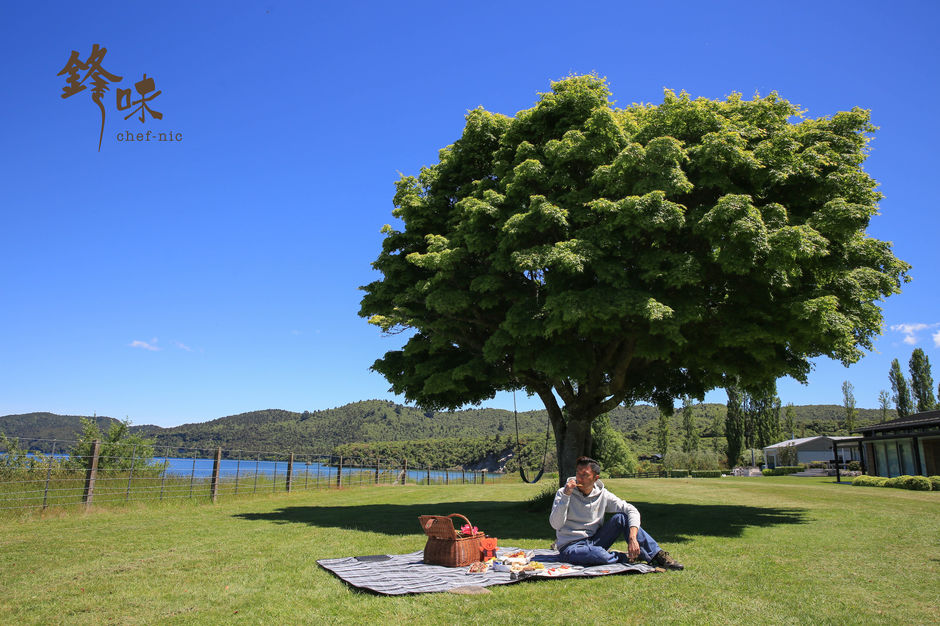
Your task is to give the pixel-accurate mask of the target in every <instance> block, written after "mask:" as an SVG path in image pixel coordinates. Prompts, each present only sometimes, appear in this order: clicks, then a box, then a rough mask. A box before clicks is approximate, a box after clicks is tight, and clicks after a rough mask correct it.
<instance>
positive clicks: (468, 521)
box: [447, 513, 473, 526]
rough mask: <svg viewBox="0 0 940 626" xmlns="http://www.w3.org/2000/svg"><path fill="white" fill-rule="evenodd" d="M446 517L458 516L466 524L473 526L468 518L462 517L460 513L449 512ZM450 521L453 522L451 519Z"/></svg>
mask: <svg viewBox="0 0 940 626" xmlns="http://www.w3.org/2000/svg"><path fill="white" fill-rule="evenodd" d="M447 517H459V518H460V519H462V520H463V521H465V522H467V525H468V526H473V524H471V523H470V520H468V519H467V518H466V517H464V516H463V515H461V514H460V513H451V514H450V515H448V516H447ZM451 521H452V522H453V520H451Z"/></svg>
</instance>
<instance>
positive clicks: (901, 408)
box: [888, 359, 911, 417]
mask: <svg viewBox="0 0 940 626" xmlns="http://www.w3.org/2000/svg"><path fill="white" fill-rule="evenodd" d="M888 380H890V381H891V391H892V392H893V393H894V395H893V396H892V398H891V399H892V400H894V406H895V408H896V409H897V412H898V417H907V416H908V415H910V414H911V391H910V387H908V385H907V379H906V378H904V372H902V371H901V364H900V363H898V360H897V359H894V360H893V361H891V369H890V370H889V371H888Z"/></svg>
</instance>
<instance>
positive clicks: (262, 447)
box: [0, 400, 895, 454]
mask: <svg viewBox="0 0 940 626" xmlns="http://www.w3.org/2000/svg"><path fill="white" fill-rule="evenodd" d="M794 409H795V427H794V433H793V434H794V435H795V436H796V437H801V436H811V435H815V434H847V433H845V432H844V431H842V430H840V422H841V420H842V419H843V416H844V409H843V408H842V407H841V406H837V405H808V406H797V407H794ZM725 412H726V409H725V406H724V405H723V404H702V405H696V408H695V414H696V420H695V421H696V428H697V429H698V430H699V432H700V433H701V436H702V437H703V439H707V438H713V437H719V438H721V437H722V436H723V433H724V430H723V429H724V417H725ZM658 417H659V412H658V411H657V409H656V408H655V407H652V406H647V405H637V406H633V407H618V408H617V409H615V410H614V411H612V412H611V413H610V418H611V419H610V421H611V425H612V426H613V427H614V428H615V429H617V430H619V431H621V432H623V433H624V434H625V435H626V437H627V439H628V440H629V441H630V442H631V445H632V447H633V449H634V451H635V452H637V453H639V454H649V453H651V452H654V451H655V443H654V442H655V440H656V429H657V420H658ZM894 417H895V413H894V411H893V410H892V411H889V412H888V416H887V418H888V419H893V418H894ZM94 419H95V420H97V421H98V423H99V425H100V426H101V428H102V430H107V428H108V426H109V425H110V424H111V423H112V422H113V421H114V419H113V418H110V417H103V416H98V417H95V418H94ZM878 421H881V413H880V411H876V410H874V409H860V410H859V418H858V422H857V423H858V424H859V425H865V424H870V423H875V422H878ZM671 422H672V424H673V426H672V428H673V432H677V431H678V428H679V425H680V423H681V420H680V419H679V418H678V416H676V417H673V418H672V420H671ZM782 422H783V417H782V416H781V426H782ZM545 428H546V417H545V412H544V411H527V412H524V413H519V431H520V433H522V434H523V438H524V439H526V440H532V441H533V442H536V441H541V440H543V438H544V432H545ZM80 430H81V427H80V422H79V416H75V415H55V414H53V413H28V414H24V415H6V416H3V417H0V432H3V433H5V434H6V435H8V436H11V437H20V438H23V439H26V440H40V439H42V440H53V439H57V440H60V441H62V440H74V439H76V438H77V437H78V434H79V432H80ZM132 431H133V432H138V433H140V434H142V435H144V436H146V437H149V438H152V439H154V440H155V441H156V444H157V446H161V447H162V446H169V447H170V448H214V447H217V446H221V447H222V448H223V449H226V450H245V451H285V450H295V451H304V452H324V453H329V452H331V451H333V449H334V448H336V447H337V446H340V445H343V444H354V443H362V442H417V441H420V440H429V439H448V438H449V439H468V440H482V439H485V438H495V437H496V436H497V435H498V436H499V437H500V439H499V440H494V441H493V442H492V445H493V446H494V448H495V447H498V446H497V443H498V444H499V445H502V443H503V442H504V441H506V440H513V441H514V439H515V424H514V421H513V414H512V412H511V411H505V410H501V409H469V410H466V411H448V412H430V411H422V410H420V409H418V408H415V407H410V406H403V405H400V404H396V403H394V402H388V401H385V400H364V401H361V402H353V403H351V404H347V405H344V406H341V407H337V408H334V409H326V410H322V411H311V412H307V411H305V412H303V413H296V412H292V411H283V410H278V409H268V410H264V411H251V412H248V413H241V414H238V415H230V416H228V417H221V418H218V419H214V420H211V421H208V422H201V423H195V424H183V425H182V426H176V427H173V428H161V427H158V426H148V425H139V426H133V427H132ZM788 435H789V433H786V432H784V431H783V430H781V438H784V437H786V436H788ZM703 443H704V442H703ZM716 443H717V442H716ZM27 445H29V447H31V448H33V449H37V450H42V451H45V452H48V451H49V448H50V447H51V443H49V442H47V443H43V442H39V441H36V442H35V443H34V444H32V443H27ZM475 445H476V444H475ZM481 445H482V444H481ZM486 445H490V444H486ZM538 447H539V450H541V444H538Z"/></svg>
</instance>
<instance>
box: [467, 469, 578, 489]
mask: <svg viewBox="0 0 940 626" xmlns="http://www.w3.org/2000/svg"><path fill="white" fill-rule="evenodd" d="M592 471H593V470H592ZM480 483H482V484H484V485H485V484H486V468H485V467H484V468H483V470H481V471H480Z"/></svg>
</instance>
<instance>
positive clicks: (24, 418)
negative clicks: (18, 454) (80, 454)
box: [0, 413, 118, 452]
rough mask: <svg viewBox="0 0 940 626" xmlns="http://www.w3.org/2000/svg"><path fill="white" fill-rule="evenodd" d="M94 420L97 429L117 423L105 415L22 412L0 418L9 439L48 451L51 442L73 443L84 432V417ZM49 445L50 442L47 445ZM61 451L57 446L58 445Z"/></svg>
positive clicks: (103, 429)
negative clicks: (14, 438)
mask: <svg viewBox="0 0 940 626" xmlns="http://www.w3.org/2000/svg"><path fill="white" fill-rule="evenodd" d="M82 417H84V418H86V419H90V420H94V421H95V422H97V423H98V428H100V429H101V430H102V431H106V430H108V429H109V428H110V427H111V424H112V423H117V422H118V420H116V419H114V418H113V417H105V416H103V415H97V416H88V415H57V414H55V413H22V414H20V415H4V416H3V417H0V433H3V434H5V435H6V436H7V437H18V438H20V439H22V440H24V441H23V442H22V445H23V447H24V448H25V447H29V448H30V449H36V450H42V451H43V452H49V451H51V449H52V441H53V440H58V441H68V442H72V441H74V440H75V439H77V438H78V437H79V436H80V435H81V432H82V424H81V421H80V420H81V418H82ZM47 442H48V443H47ZM57 449H58V446H57Z"/></svg>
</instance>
